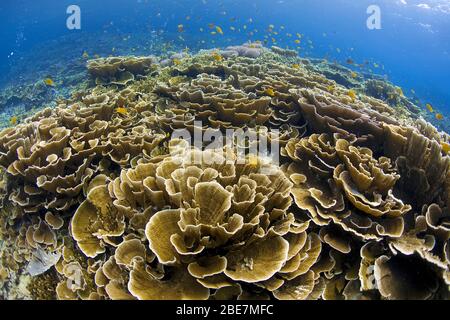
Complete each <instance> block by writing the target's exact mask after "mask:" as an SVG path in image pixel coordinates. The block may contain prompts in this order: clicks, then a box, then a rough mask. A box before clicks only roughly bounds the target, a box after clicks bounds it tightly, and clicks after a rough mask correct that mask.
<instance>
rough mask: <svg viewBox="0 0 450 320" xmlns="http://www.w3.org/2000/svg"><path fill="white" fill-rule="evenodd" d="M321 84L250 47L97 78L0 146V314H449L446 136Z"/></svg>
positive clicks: (373, 101)
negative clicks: (87, 305)
mask: <svg viewBox="0 0 450 320" xmlns="http://www.w3.org/2000/svg"><path fill="white" fill-rule="evenodd" d="M293 64H294V65H293ZM322 67H324V65H322ZM322 67H320V65H319V64H317V63H316V64H315V63H314V62H310V61H308V60H306V59H300V58H299V57H296V56H294V55H293V53H292V52H289V51H286V50H284V49H281V48H277V47H273V48H272V49H267V48H264V47H263V46H262V45H261V44H259V43H254V44H244V45H242V46H234V47H229V48H227V49H224V50H213V51H201V52H199V53H197V54H194V55H190V54H187V53H182V54H174V55H171V56H170V57H169V58H167V59H161V60H160V61H158V59H156V58H155V57H152V56H149V57H144V56H140V57H134V56H130V57H128V56H127V57H126V56H122V57H110V58H98V59H93V60H89V61H88V63H87V68H88V72H89V74H90V76H91V79H92V81H91V86H90V87H89V88H86V89H85V90H79V91H76V92H74V93H73V94H72V96H71V97H70V98H66V99H60V100H58V101H57V105H56V106H55V107H54V108H46V109H43V110H41V111H39V112H37V113H35V114H33V115H32V116H30V117H27V118H25V119H23V121H21V123H20V124H18V125H16V126H14V127H10V128H7V129H4V130H3V131H1V132H0V166H1V170H0V182H1V183H0V200H1V201H0V204H1V208H0V297H1V298H4V299H68V300H74V299H83V300H86V299H95V300H98V299H113V300H116V299H120V300H134V299H215V300H226V299H289V300H305V299H309V300H316V299H326V300H334V299H347V300H355V299H358V300H361V299H364V300H365V299H449V298H450V294H449V293H450V292H449V286H450V225H449V214H450V213H449V210H450V170H449V166H450V159H449V156H448V154H447V153H446V151H445V150H443V149H442V145H441V143H442V142H448V141H449V136H448V135H447V134H445V133H441V132H439V131H437V130H436V129H435V128H434V127H433V126H432V125H431V124H429V123H427V122H426V121H425V120H423V119H417V117H413V116H412V114H413V112H414V110H415V106H414V105H413V104H412V103H411V102H409V101H408V100H407V99H406V98H405V97H398V95H397V96H396V98H398V101H397V100H396V101H395V103H390V101H387V100H389V97H387V98H386V97H385V96H384V93H383V92H390V91H389V90H390V89H389V88H390V87H389V86H388V85H387V84H386V85H384V86H383V85H382V83H379V82H378V81H381V80H373V79H372V80H367V79H362V78H361V79H359V78H355V77H350V78H348V77H347V76H348V75H347V76H345V77H344V76H343V75H342V74H341V76H342V78H339V77H336V76H335V75H332V74H331V73H330V72H331V70H332V71H333V72H334V73H339V72H343V73H347V70H344V69H340V68H338V67H335V68H332V67H331V66H330V65H328V64H327V65H326V68H328V72H321V69H322ZM342 70H344V71H342ZM322 71H323V70H322ZM344 80H345V81H344ZM363 81H366V82H365V86H364V85H362V84H361V83H364V82H363ZM378 86H381V88H382V89H381V91H382V92H381V91H379V90H378V89H374V88H375V87H378ZM364 88H365V89H364ZM371 90H372V91H373V90H375V92H372V91H371ZM369 91H370V92H369ZM181 129H186V131H187V132H190V133H195V132H197V131H200V132H201V133H202V134H204V135H205V136H206V135H208V134H209V135H210V136H211V137H212V136H215V135H216V136H219V133H220V134H226V133H227V131H228V130H230V129H234V130H238V129H245V130H247V131H248V132H251V133H255V134H258V135H259V136H260V137H261V136H262V137H265V138H267V139H268V140H269V141H270V142H276V143H278V146H279V148H280V157H281V158H280V163H275V162H274V161H273V160H271V158H269V157H267V156H266V155H264V154H257V155H254V154H249V153H248V151H249V150H250V148H251V142H250V143H241V144H240V142H236V141H235V140H233V142H232V143H231V144H229V145H225V146H220V147H215V148H213V149H211V148H206V145H204V144H201V145H195V146H192V145H191V143H190V142H189V141H187V140H183V139H180V138H177V137H174V136H175V135H176V133H177V132H179V130H181ZM196 129H198V130H196ZM276 130H278V134H275V133H276V132H277V131H276Z"/></svg>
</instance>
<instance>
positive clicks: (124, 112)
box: [116, 107, 128, 115]
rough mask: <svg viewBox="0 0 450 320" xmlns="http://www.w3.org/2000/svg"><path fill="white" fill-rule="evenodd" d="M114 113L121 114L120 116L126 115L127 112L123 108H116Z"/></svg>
mask: <svg viewBox="0 0 450 320" xmlns="http://www.w3.org/2000/svg"><path fill="white" fill-rule="evenodd" d="M116 112H117V113H118V114H121V115H127V114H128V110H127V109H126V108H125V107H118V108H116Z"/></svg>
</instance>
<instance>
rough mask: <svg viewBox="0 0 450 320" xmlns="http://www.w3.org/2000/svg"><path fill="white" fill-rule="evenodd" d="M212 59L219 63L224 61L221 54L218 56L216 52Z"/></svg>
mask: <svg viewBox="0 0 450 320" xmlns="http://www.w3.org/2000/svg"><path fill="white" fill-rule="evenodd" d="M212 57H213V58H214V60H216V61H217V62H220V61H223V57H222V56H221V55H220V54H218V53H217V52H214V53H213V54H212Z"/></svg>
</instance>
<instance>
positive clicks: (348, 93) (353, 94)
mask: <svg viewBox="0 0 450 320" xmlns="http://www.w3.org/2000/svg"><path fill="white" fill-rule="evenodd" d="M347 95H348V96H349V97H350V98H352V100H353V101H355V99H356V93H355V91H353V90H348V92H347Z"/></svg>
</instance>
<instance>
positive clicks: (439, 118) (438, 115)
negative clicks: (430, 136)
mask: <svg viewBox="0 0 450 320" xmlns="http://www.w3.org/2000/svg"><path fill="white" fill-rule="evenodd" d="M436 119H437V120H443V119H444V116H443V115H442V114H441V113H436Z"/></svg>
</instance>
